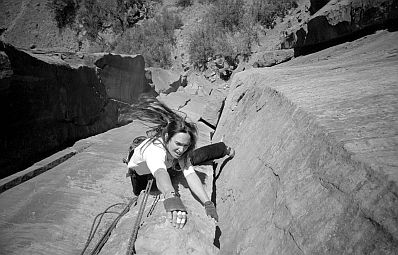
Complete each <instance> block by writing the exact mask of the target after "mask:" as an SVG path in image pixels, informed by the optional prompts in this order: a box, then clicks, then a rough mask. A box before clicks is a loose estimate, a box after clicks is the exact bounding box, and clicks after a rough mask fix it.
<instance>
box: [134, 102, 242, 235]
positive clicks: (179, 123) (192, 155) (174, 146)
mask: <svg viewBox="0 0 398 255" xmlns="http://www.w3.org/2000/svg"><path fill="white" fill-rule="evenodd" d="M134 116H135V117H136V118H137V119H139V120H142V121H144V122H146V123H148V124H152V126H150V127H149V130H148V131H147V135H148V138H147V139H146V140H144V141H143V142H142V143H141V144H139V145H138V146H137V147H136V148H135V149H134V152H133V153H132V156H131V158H130V159H129V160H128V168H129V175H130V177H131V182H132V185H133V192H134V194H135V195H137V196H138V195H139V194H140V192H141V191H142V190H144V189H145V187H146V184H147V181H148V179H149V178H152V176H153V177H154V178H155V180H156V185H157V187H158V189H159V190H160V192H161V193H162V194H163V196H164V198H165V200H164V207H165V209H166V212H167V214H168V219H169V221H170V223H172V224H173V226H174V227H176V228H183V227H184V225H185V223H186V219H187V210H186V208H185V206H184V205H183V203H182V201H181V199H180V197H179V194H178V191H176V190H175V189H174V187H173V185H172V183H171V179H170V175H169V172H168V171H167V169H170V168H173V169H174V170H176V171H182V173H183V174H184V177H185V179H186V180H187V183H188V185H189V187H190V189H191V190H192V191H193V193H194V194H195V195H196V196H197V197H198V198H199V199H200V201H201V202H202V203H203V205H204V207H205V210H206V214H207V215H208V216H210V217H212V218H213V219H215V220H216V221H218V215H217V211H216V208H215V206H214V203H213V202H212V201H210V199H209V196H208V195H207V194H206V191H205V190H204V187H203V185H202V182H201V180H200V179H199V177H198V175H197V174H196V172H195V170H194V168H193V165H198V164H200V163H203V162H206V161H209V160H213V159H217V158H222V157H224V156H226V155H228V156H229V157H231V158H232V157H233V156H234V153H235V152H234V150H233V149H232V148H230V147H227V146H226V145H225V144H224V143H223V142H220V143H216V144H211V145H207V146H204V147H201V148H199V149H197V150H194V148H195V145H196V141H197V129H196V126H195V124H194V123H191V122H188V121H187V120H186V118H185V117H183V116H181V115H179V114H177V113H176V112H174V111H173V110H171V109H170V108H169V107H168V106H166V105H165V104H163V103H161V102H159V101H158V100H157V99H155V98H149V97H143V98H141V100H140V103H139V104H138V105H136V106H135V107H134Z"/></svg>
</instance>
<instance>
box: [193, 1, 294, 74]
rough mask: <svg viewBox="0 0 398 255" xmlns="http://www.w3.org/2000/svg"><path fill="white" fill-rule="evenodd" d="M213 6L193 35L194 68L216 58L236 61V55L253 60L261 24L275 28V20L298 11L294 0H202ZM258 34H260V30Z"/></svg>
mask: <svg viewBox="0 0 398 255" xmlns="http://www.w3.org/2000/svg"><path fill="white" fill-rule="evenodd" d="M201 2H213V9H211V10H210V12H209V13H208V15H207V17H206V18H204V22H203V23H202V24H200V28H198V29H197V30H196V31H194V32H193V33H192V34H191V38H190V43H189V54H190V61H191V63H192V64H193V65H194V66H195V67H202V66H205V64H206V63H207V61H208V59H209V58H212V57H214V56H215V55H219V56H223V57H228V58H231V59H235V58H236V56H237V55H243V56H250V55H251V51H252V47H253V46H254V45H255V44H258V43H259V42H258V35H257V27H259V24H261V25H262V26H266V27H272V26H273V25H274V22H275V19H276V18H277V17H278V16H279V17H283V16H285V15H286V14H287V12H288V11H289V9H291V8H295V7H297V3H296V1H294V0H252V1H251V2H248V3H247V4H245V1H243V0H213V1H211V0H201ZM258 31H261V30H260V29H259V30H258Z"/></svg>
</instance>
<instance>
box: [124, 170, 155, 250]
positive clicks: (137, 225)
mask: <svg viewBox="0 0 398 255" xmlns="http://www.w3.org/2000/svg"><path fill="white" fill-rule="evenodd" d="M152 183H153V179H152V178H151V179H150V180H149V181H148V183H147V185H146V188H145V194H144V197H143V199H142V202H141V205H140V208H139V210H138V215H137V219H136V220H135V224H134V228H133V232H132V234H131V236H130V240H129V246H128V247H127V252H126V255H132V254H135V241H136V240H137V234H138V229H139V228H140V225H141V218H142V215H143V214H144V210H145V206H146V203H147V201H148V196H149V191H150V190H151V188H152Z"/></svg>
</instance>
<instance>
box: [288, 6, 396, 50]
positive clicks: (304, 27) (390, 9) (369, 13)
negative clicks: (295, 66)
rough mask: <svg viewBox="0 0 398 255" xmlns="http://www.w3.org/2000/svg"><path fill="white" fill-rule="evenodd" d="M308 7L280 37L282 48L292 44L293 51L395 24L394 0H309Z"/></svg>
mask: <svg viewBox="0 0 398 255" xmlns="http://www.w3.org/2000/svg"><path fill="white" fill-rule="evenodd" d="M320 7H322V8H320ZM309 9H310V13H311V16H310V17H309V18H308V19H305V20H303V21H302V22H301V23H299V24H297V25H294V26H292V27H291V28H289V29H287V31H285V32H284V36H283V39H282V45H281V46H282V48H295V51H296V55H301V54H307V53H309V52H315V51H318V50H320V49H323V48H326V47H330V46H332V45H337V44H338V43H341V42H344V41H347V40H353V39H357V38H359V37H361V36H363V35H366V34H368V33H370V32H373V31H375V30H377V29H380V28H383V27H388V28H390V29H396V26H397V25H396V24H397V19H398V3H397V1H394V0H378V1H370V0H349V1H345V0H333V1H311V5H310V8H309ZM312 14H313V15H312Z"/></svg>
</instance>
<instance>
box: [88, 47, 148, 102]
mask: <svg viewBox="0 0 398 255" xmlns="http://www.w3.org/2000/svg"><path fill="white" fill-rule="evenodd" d="M94 64H95V65H96V66H97V67H98V68H99V70H98V75H99V78H100V80H101V82H102V83H103V84H104V85H105V89H106V93H107V95H108V96H109V97H110V98H113V99H116V100H119V101H121V102H124V103H127V104H132V103H136V102H137V101H138V98H139V96H140V95H141V93H151V91H152V88H151V87H150V86H149V85H148V84H147V83H146V81H145V71H144V66H145V62H144V58H143V57H142V56H141V55H137V56H131V55H113V54H106V55H104V56H103V57H101V58H99V59H98V60H97V61H95V63H94Z"/></svg>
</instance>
